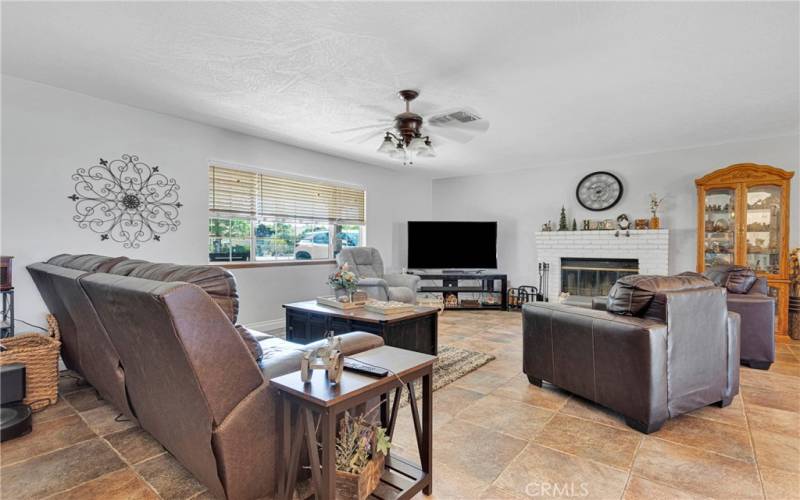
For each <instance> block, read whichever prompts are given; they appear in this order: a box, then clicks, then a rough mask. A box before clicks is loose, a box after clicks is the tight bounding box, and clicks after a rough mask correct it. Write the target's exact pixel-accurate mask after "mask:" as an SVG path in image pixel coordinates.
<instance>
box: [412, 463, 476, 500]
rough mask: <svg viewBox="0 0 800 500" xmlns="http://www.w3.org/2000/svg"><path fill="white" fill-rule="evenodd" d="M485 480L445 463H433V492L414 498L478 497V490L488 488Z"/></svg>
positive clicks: (447, 499)
mask: <svg viewBox="0 0 800 500" xmlns="http://www.w3.org/2000/svg"><path fill="white" fill-rule="evenodd" d="M488 486H489V484H488V483H487V482H486V481H482V480H479V479H477V478H476V477H474V476H473V475H471V474H464V473H463V472H461V471H459V470H457V469H453V468H451V467H449V466H448V465H446V464H443V463H440V462H436V461H434V463H433V494H432V495H430V496H425V495H423V494H422V493H420V494H419V495H417V496H416V497H414V498H419V499H426V500H457V499H473V498H478V495H480V492H481V491H483V490H485V489H486V488H488Z"/></svg>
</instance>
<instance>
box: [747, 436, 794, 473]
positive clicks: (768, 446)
mask: <svg viewBox="0 0 800 500" xmlns="http://www.w3.org/2000/svg"><path fill="white" fill-rule="evenodd" d="M751 434H752V436H753V443H754V445H755V448H756V460H758V465H759V467H773V468H775V469H781V470H785V471H789V472H795V473H800V459H799V458H798V457H800V436H798V435H794V436H790V435H786V434H777V433H775V432H768V431H765V430H760V429H754V428H751Z"/></svg>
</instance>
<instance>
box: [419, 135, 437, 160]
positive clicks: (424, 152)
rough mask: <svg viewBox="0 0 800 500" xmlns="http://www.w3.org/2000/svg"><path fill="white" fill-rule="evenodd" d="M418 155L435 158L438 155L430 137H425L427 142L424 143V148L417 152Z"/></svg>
mask: <svg viewBox="0 0 800 500" xmlns="http://www.w3.org/2000/svg"><path fill="white" fill-rule="evenodd" d="M417 156H419V157H421V158H435V157H436V150H435V149H433V144H431V140H430V139H425V143H424V144H423V147H422V149H420V150H419V151H418V152H417Z"/></svg>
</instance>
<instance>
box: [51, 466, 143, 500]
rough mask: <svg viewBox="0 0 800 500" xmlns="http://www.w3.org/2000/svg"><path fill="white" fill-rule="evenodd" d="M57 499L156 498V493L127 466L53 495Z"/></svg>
mask: <svg viewBox="0 0 800 500" xmlns="http://www.w3.org/2000/svg"><path fill="white" fill-rule="evenodd" d="M52 498H53V499H56V498H57V499H58V500H86V499H91V498H97V499H103V500H158V495H156V493H155V491H153V489H152V488H150V486H148V484H147V483H145V482H144V481H142V480H141V479H140V478H139V476H137V475H136V473H135V472H133V470H132V469H131V468H129V467H126V468H124V469H120V470H118V471H116V472H112V473H110V474H106V475H105V476H102V477H99V478H97V479H95V480H93V481H89V482H87V483H83V484H81V485H80V486H77V487H75V488H73V489H71V490H69V491H65V492H61V493H57V494H55V495H53V497H52Z"/></svg>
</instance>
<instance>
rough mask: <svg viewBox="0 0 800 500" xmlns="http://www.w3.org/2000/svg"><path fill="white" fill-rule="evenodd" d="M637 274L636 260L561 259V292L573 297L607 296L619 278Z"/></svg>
mask: <svg viewBox="0 0 800 500" xmlns="http://www.w3.org/2000/svg"><path fill="white" fill-rule="evenodd" d="M638 272H639V260H638V259H593V258H562V259H561V291H562V292H569V294H570V295H573V296H576V295H577V296H583V297H594V296H597V295H607V294H608V291H609V290H610V289H611V286H612V285H613V284H614V283H615V282H616V281H617V280H618V279H619V278H621V277H623V276H627V275H629V274H637V273H638Z"/></svg>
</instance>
